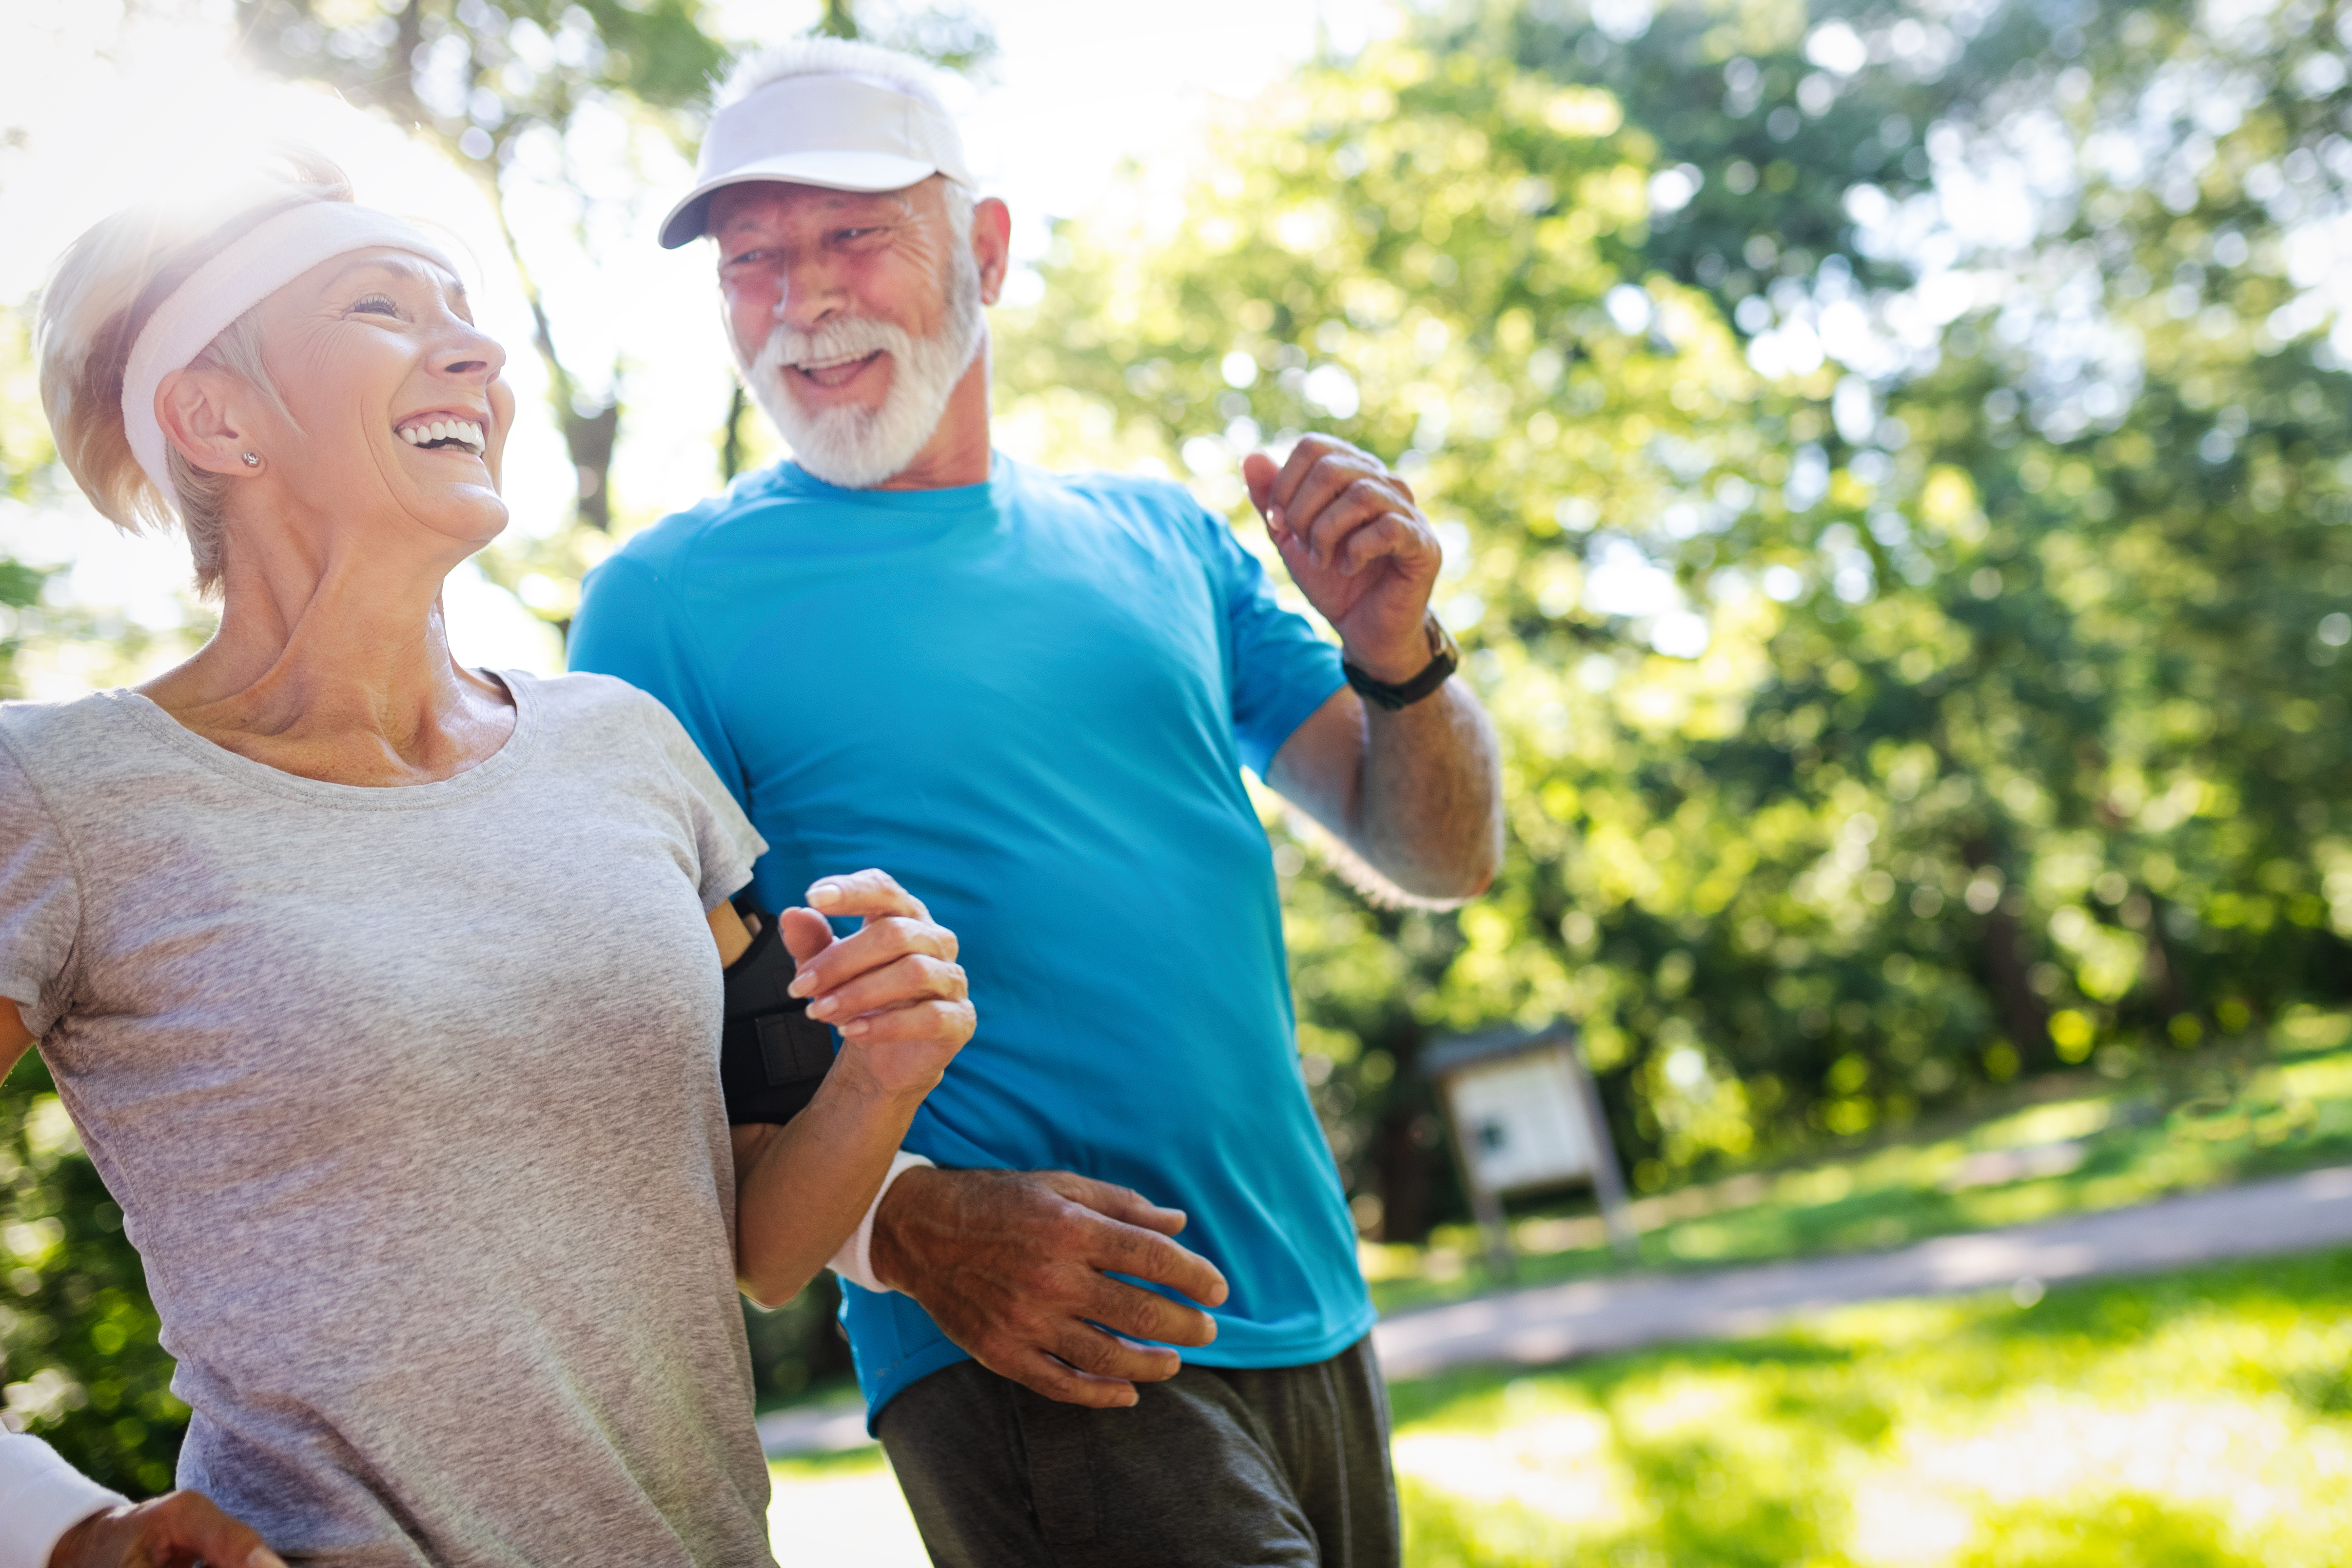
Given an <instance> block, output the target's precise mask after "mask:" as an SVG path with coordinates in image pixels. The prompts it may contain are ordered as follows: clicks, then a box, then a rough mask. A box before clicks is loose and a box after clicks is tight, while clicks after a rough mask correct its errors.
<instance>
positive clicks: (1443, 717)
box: [1357, 679, 1503, 899]
mask: <svg viewBox="0 0 2352 1568" xmlns="http://www.w3.org/2000/svg"><path fill="white" fill-rule="evenodd" d="M1364 720H1365V727H1366V731H1367V734H1366V737H1365V745H1364V762H1363V780H1362V784H1361V787H1360V796H1359V799H1360V826H1359V829H1358V832H1359V835H1360V837H1359V838H1358V843H1357V851H1358V853H1360V854H1361V855H1362V856H1363V857H1364V858H1365V859H1366V860H1368V861H1370V863H1371V865H1372V866H1373V868H1375V869H1377V870H1378V871H1379V872H1380V873H1381V875H1382V876H1384V877H1386V878H1388V879H1390V880H1391V881H1392V882H1394V883H1395V884H1396V885H1397V886H1398V887H1400V888H1402V889H1404V890H1405V891H1406V892H1409V893H1413V894H1416V895H1418V896H1420V897H1423V898H1433V899H1466V898H1473V897H1475V896H1476V895H1477V894H1479V893H1482V892H1484V891H1486V885H1487V884H1488V883H1490V882H1492V881H1493V880H1494V879H1495V872H1496V868H1497V867H1498V866H1499V865H1500V864H1501V861H1502V856H1503V790H1502V767H1501V761H1500V757H1499V753H1498V749H1497V747H1496V742H1495V727H1494V725H1493V723H1492V722H1490V721H1488V719H1487V717H1486V710H1484V709H1482V708H1481V707H1480V706H1479V705H1478V700H1477V699H1476V698H1475V697H1473V696H1472V695H1471V694H1470V692H1469V690H1468V689H1467V688H1465V686H1464V685H1463V684H1462V682H1461V681H1460V680H1459V679H1454V680H1449V681H1447V682H1446V683H1445V684H1444V686H1441V687H1439V688H1438V689H1436V690H1435V691H1434V692H1432V693H1431V694H1430V695H1429V696H1427V697H1425V698H1423V700H1421V701H1419V702H1415V703H1412V705H1410V706H1409V707H1404V708H1400V709H1395V710H1389V709H1385V708H1381V707H1379V706H1377V705H1374V704H1370V703H1367V704H1365V705H1364Z"/></svg>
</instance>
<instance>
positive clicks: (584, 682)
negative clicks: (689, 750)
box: [497, 669, 682, 745]
mask: <svg viewBox="0 0 2352 1568" xmlns="http://www.w3.org/2000/svg"><path fill="white" fill-rule="evenodd" d="M497 673H498V677H499V679H500V680H503V681H505V682H506V683H507V685H508V686H509V688H510V689H511V688H516V687H525V688H528V691H527V692H526V694H525V696H526V700H530V701H531V702H532V703H533V704H535V705H536V706H537V707H538V708H539V709H540V710H541V713H542V714H543V715H544V717H545V720H546V721H547V722H548V724H549V726H550V728H551V729H552V730H554V731H557V732H558V733H559V734H570V735H574V736H583V735H596V736H598V737H600V738H602V739H605V740H610V739H613V738H614V737H615V736H617V735H620V734H633V735H645V736H649V737H651V738H653V739H655V740H656V741H658V742H662V743H663V744H665V745H667V742H669V739H670V737H671V735H672V734H673V733H677V732H682V731H679V727H678V722H677V720H676V719H674V718H672V717H671V716H670V711H669V710H668V709H667V708H665V707H663V706H662V704H661V700H660V699H658V698H656V697H653V696H651V695H649V694H647V693H646V692H644V691H641V690H639V689H637V688H636V687H634V686H632V685H630V684H629V683H628V682H627V681H625V680H623V679H619V678H618V677H616V676H610V675H594V674H591V673H589V672H588V671H586V670H574V671H572V672H570V673H568V674H564V675H533V674H531V673H530V672H529V671H527V670H505V669H502V670H499V671H498V672H497Z"/></svg>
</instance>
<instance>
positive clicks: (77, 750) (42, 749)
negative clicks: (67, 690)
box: [0, 691, 138, 777]
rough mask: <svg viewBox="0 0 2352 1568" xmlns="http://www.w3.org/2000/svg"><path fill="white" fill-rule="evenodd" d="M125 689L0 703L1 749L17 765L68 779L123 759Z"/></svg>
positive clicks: (127, 701)
mask: <svg viewBox="0 0 2352 1568" xmlns="http://www.w3.org/2000/svg"><path fill="white" fill-rule="evenodd" d="M135 700H138V699H137V698H136V695H135V694H134V693H131V692H128V691H93V692H91V693H90V694H89V696H87V697H77V698H75V699H74V700H71V701H69V702H0V753H6V754H8V755H9V756H10V757H11V758H12V759H13V760H14V761H15V763H16V765H17V767H18V768H20V769H23V770H26V771H29V772H38V773H43V774H61V775H64V776H66V777H73V776H76V775H83V774H88V773H99V772H103V771H105V769H106V768H107V767H108V766H109V765H110V764H113V763H119V762H120V761H121V757H122V754H123V752H124V749H125V748H124V744H123V742H124V739H125V735H124V723H125V718H126V711H127V709H128V706H129V704H130V703H131V702H132V701H135Z"/></svg>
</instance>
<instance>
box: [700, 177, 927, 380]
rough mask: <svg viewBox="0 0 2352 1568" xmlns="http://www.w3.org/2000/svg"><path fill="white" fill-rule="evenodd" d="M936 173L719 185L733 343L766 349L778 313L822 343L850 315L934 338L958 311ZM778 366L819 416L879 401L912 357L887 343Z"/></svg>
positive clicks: (716, 208) (717, 206)
mask: <svg viewBox="0 0 2352 1568" xmlns="http://www.w3.org/2000/svg"><path fill="white" fill-rule="evenodd" d="M944 184H945V182H944V181H942V180H941V179H940V178H939V177H938V176H936V175H934V176H933V177H932V178H930V179H928V180H925V181H923V182H922V183H921V184H916V185H910V186H908V188H907V189H905V190H903V191H877V192H872V193H867V192H859V191H829V190H824V189H821V188H819V187H817V186H814V185H788V184H775V183H768V182H761V183H759V184H744V185H730V186H727V187H726V188H724V189H722V190H720V191H719V192H718V193H717V194H716V195H713V196H712V197H711V201H710V219H709V232H710V235H711V237H712V238H713V239H714V240H716V241H717V242H718V247H719V289H720V291H721V294H722V296H723V298H724V300H725V306H726V312H727V324H728V330H729V331H730V333H731V334H732V335H733V338H734V343H735V352H736V353H737V355H738V357H739V358H740V360H741V361H743V362H744V363H746V364H749V363H751V362H752V361H754V360H756V359H757V358H758V357H759V355H760V353H761V349H763V348H764V347H766V346H767V344H768V342H769V339H770V336H771V335H772V333H773V332H774V331H775V330H776V328H777V327H778V326H779V325H782V326H784V327H787V328H790V329H792V330H793V331H795V332H798V333H801V334H804V335H806V336H807V337H809V338H810V339H812V340H814V342H811V343H810V344H807V345H805V346H808V347H812V348H814V347H817V346H819V345H821V344H822V342H823V339H824V328H825V327H827V326H828V325H830V324H832V323H834V322H836V321H842V320H844V319H851V320H864V321H876V322H879V323H882V324H884V325H886V326H893V327H897V328H898V330H899V331H903V332H904V333H906V335H907V336H908V338H910V339H914V340H918V341H920V340H924V339H932V338H936V337H938V336H939V334H940V329H941V328H942V327H943V326H945V325H946V324H947V322H948V318H949V316H950V286H949V285H950V281H951V279H952V277H953V272H952V269H951V268H950V260H951V258H952V257H953V254H954V251H955V249H956V236H955V233H954V226H953V225H952V224H951V223H950V220H949V216H948V211H947V203H946V199H945V196H944V194H943V191H942V186H943V185H944ZM815 358H816V361H817V363H807V362H801V363H789V362H788V363H783V364H782V365H781V366H780V367H779V369H780V372H781V385H780V387H779V390H781V391H782V393H783V394H784V395H786V396H788V397H789V398H790V399H791V400H792V402H793V405H796V406H797V407H798V408H799V409H800V410H802V411H803V412H804V413H805V414H806V415H808V416H821V415H824V414H825V413H827V412H830V411H832V410H835V409H863V410H868V411H877V410H879V409H880V408H881V407H882V405H883V403H884V400H885V399H886V397H887V395H888V393H889V390H890V385H891V382H892V380H893V378H894V375H895V374H897V373H898V371H899V370H900V369H902V368H903V367H901V366H900V365H898V363H895V361H896V358H897V356H896V355H894V354H893V353H891V352H890V351H889V350H887V349H880V348H877V349H872V350H869V351H867V352H865V353H858V354H856V355H855V356H854V357H850V358H847V359H837V358H835V356H832V355H824V354H820V355H817V356H815Z"/></svg>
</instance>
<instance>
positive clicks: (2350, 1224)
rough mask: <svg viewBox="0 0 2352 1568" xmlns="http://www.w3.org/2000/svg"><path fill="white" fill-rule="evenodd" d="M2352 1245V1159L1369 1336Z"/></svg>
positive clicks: (843, 1412) (1458, 1359)
mask: <svg viewBox="0 0 2352 1568" xmlns="http://www.w3.org/2000/svg"><path fill="white" fill-rule="evenodd" d="M2345 1246H2352V1166H2342V1167H2337V1168H2335V1169H2330V1170H2325V1171H2310V1172H2306V1173H2304V1174H2302V1175H2300V1176H2289V1177H2285V1178H2283V1179H2281V1180H2278V1181H2272V1182H2256V1183H2252V1184H2248V1185H2246V1186H2242V1187H2229V1188H2225V1189H2223V1190H2222V1191H2221V1192H2214V1193H2197V1194H2191V1195H2189V1196H2187V1197H2178V1198H2165V1199H2162V1200H2160V1201H2158V1202H2156V1203H2152V1204H2143V1205H2139V1206H2138V1207H2136V1208H2126V1209H2109V1210H2107V1211H2106V1212H2105V1213H2103V1214H2088V1215H2075V1216H2074V1217H2073V1218H2071V1219H2061V1220H2052V1221H2050V1222H2049V1223H2047V1224H2044V1225H2029V1226H2017V1227H2016V1228H2014V1229H2011V1230H1989V1231H1980V1232H1978V1233H1977V1234H1975V1235H1971V1236H1947V1237H1938V1238H1937V1239H1936V1240H1934V1241H1923V1242H1920V1243H1919V1244H1918V1245H1916V1246H1915V1247H1903V1248H1901V1249H1900V1250H1898V1251H1895V1252H1872V1253H1862V1254H1858V1255H1853V1256H1848V1257H1843V1258H1802V1259H1800V1260H1798V1261H1795V1262H1791V1263H1765V1264H1756V1265H1751V1266H1748V1267H1746V1268H1717V1269H1709V1270H1706V1271H1704V1272H1691V1273H1675V1274H1635V1275H1621V1276H1618V1277H1616V1278H1613V1279H1585V1280H1579V1281H1577V1282H1575V1283H1573V1284H1568V1285H1549V1286H1543V1287H1540V1288H1538V1289H1529V1290H1517V1291H1512V1292H1510V1293H1508V1294H1507V1295H1501V1296H1486V1297H1482V1298H1480V1299H1479V1300H1475V1301H1459V1302H1455V1303H1454V1305H1452V1306H1447V1307H1431V1308H1427V1309H1425V1310H1422V1311H1418V1312H1410V1313H1406V1314H1405V1315H1403V1316H1402V1317H1396V1318H1391V1319H1390V1320H1388V1321H1386V1322H1383V1323H1382V1324H1381V1326H1380V1327H1379V1328H1377V1329H1375V1330H1373V1331H1372V1338H1373V1341H1374V1342H1375V1343H1376V1344H1378V1345H1379V1347H1380V1352H1381V1367H1382V1369H1383V1370H1384V1371H1386V1372H1387V1373H1388V1375H1389V1376H1391V1378H1405V1377H1426V1376H1428V1375H1429V1374H1430V1373H1435V1372H1443V1371H1444V1370H1445V1369H1446V1368H1448V1367H1454V1366H1469V1365H1475V1364H1479V1363H1487V1364H1492V1363H1519V1364H1522V1365H1527V1366H1541V1365H1547V1364H1549V1363H1553V1362H1559V1361H1565V1360H1567V1359H1568V1358H1569V1357H1570V1356H1579V1355H1593V1354H1597V1353H1599V1352H1604V1351H1622V1350H1633V1349H1635V1348H1637V1347H1639V1346H1642V1345H1651V1344H1662V1343H1664V1342H1669V1341H1674V1340H1702V1339H1721V1338H1725V1337H1727V1336H1734V1335H1739V1334H1752V1333H1756V1332H1759V1331H1761V1330H1764V1329H1768V1328H1770V1327H1771V1326H1772V1325H1773V1324H1775V1323H1777V1322H1780V1321H1782V1320H1783V1319H1787V1318H1792V1317H1797V1316H1800V1315H1801V1314H1803V1313H1807V1312H1816V1311H1821V1310H1825V1309H1827V1308H1831V1307H1842V1306H1846V1305H1848V1304H1850V1303H1853V1302H1856V1301H1877V1300H1888V1299H1891V1298H1895V1297H1900V1296H1935V1295H1944V1294H1949V1293H1953V1292H1957V1291H1965V1290H1982V1289H1989V1288H1991V1287H1995V1286H2002V1285H2015V1284H2016V1283H2017V1282H2018V1281H2019V1280H2021V1279H2032V1280H2036V1281H2039V1282H2041V1283H2042V1284H2049V1283H2052V1282H2053V1281H2057V1280H2062V1279H2093V1278H2095V1277H2097V1276H2101V1275H2109V1274H2151V1273H2158V1272H2161V1271H2162V1270H2165V1269H2169V1268H2188V1267H2189V1266H2191V1265H2193V1264H2198V1263H2210V1262H2216V1261H2219V1260H2221V1259H2223V1258H2250V1257H2258V1256H2262V1255H2263V1254H2270V1253H2288V1252H2310V1251H2314V1250H2316V1249H2317V1248H2320V1247H2345ZM760 1436H761V1441H762V1442H763V1443H764V1444H765V1445H766V1447H767V1450H768V1452H769V1454H771V1455H772V1456H775V1457H778V1458H781V1457H782V1456H784V1455H787V1454H806V1453H814V1452H832V1451H837V1450H840V1449H844V1448H853V1447H859V1446H861V1445H863V1444H864V1443H866V1441H868V1439H867V1438H866V1412H865V1408H864V1406H862V1405H858V1404H856V1402H855V1400H854V1399H853V1400H851V1401H849V1402H846V1403H844V1404H840V1405H826V1406H819V1407H815V1408H809V1407H802V1408H797V1409H792V1410H780V1411H775V1412H773V1413H772V1414H770V1415H763V1416H761V1418H760Z"/></svg>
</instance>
